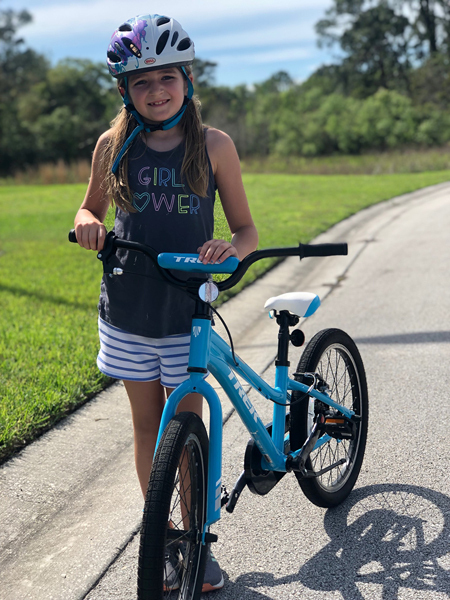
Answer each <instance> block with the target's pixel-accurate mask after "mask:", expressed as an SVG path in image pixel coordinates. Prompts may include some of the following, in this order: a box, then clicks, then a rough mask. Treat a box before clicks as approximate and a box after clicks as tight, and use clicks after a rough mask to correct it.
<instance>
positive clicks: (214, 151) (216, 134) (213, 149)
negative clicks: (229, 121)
mask: <svg viewBox="0 0 450 600" xmlns="http://www.w3.org/2000/svg"><path fill="white" fill-rule="evenodd" d="M205 143H206V149H207V151H208V155H209V160H210V161H211V165H212V167H213V171H214V173H216V171H217V167H218V165H219V164H220V163H221V162H222V161H225V160H227V161H230V160H237V161H238V162H239V158H238V155H237V151H236V146H235V145H234V142H233V140H232V139H231V138H230V136H229V135H228V134H226V133H225V132H224V131H220V129H214V128H213V127H209V128H208V129H207V130H206V132H205Z"/></svg>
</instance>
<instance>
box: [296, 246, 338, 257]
mask: <svg viewBox="0 0 450 600" xmlns="http://www.w3.org/2000/svg"><path fill="white" fill-rule="evenodd" d="M302 250H303V257H305V258H306V257H308V256H337V255H341V256H346V255H347V254H348V245H347V244H346V243H337V244H305V245H304V246H303V248H302Z"/></svg>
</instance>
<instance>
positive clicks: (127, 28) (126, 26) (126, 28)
mask: <svg viewBox="0 0 450 600" xmlns="http://www.w3.org/2000/svg"><path fill="white" fill-rule="evenodd" d="M118 31H133V28H132V27H131V25H130V24H129V23H124V24H123V25H121V26H120V27H119V29H118Z"/></svg>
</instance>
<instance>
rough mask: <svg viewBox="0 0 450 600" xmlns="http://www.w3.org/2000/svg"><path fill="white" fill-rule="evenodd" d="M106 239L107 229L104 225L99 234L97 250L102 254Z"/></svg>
mask: <svg viewBox="0 0 450 600" xmlns="http://www.w3.org/2000/svg"><path fill="white" fill-rule="evenodd" d="M105 237H106V227H105V226H104V225H102V226H101V227H100V229H99V232H98V241H97V250H98V251H99V252H100V250H103V246H104V244H105Z"/></svg>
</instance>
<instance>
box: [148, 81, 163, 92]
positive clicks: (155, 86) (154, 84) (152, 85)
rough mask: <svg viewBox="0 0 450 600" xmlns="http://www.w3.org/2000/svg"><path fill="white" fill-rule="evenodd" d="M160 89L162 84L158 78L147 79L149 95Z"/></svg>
mask: <svg viewBox="0 0 450 600" xmlns="http://www.w3.org/2000/svg"><path fill="white" fill-rule="evenodd" d="M161 89H162V85H161V82H160V81H159V80H158V79H156V80H151V81H149V84H148V93H149V94H151V95H155V94H158V93H159V92H160V91H161Z"/></svg>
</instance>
